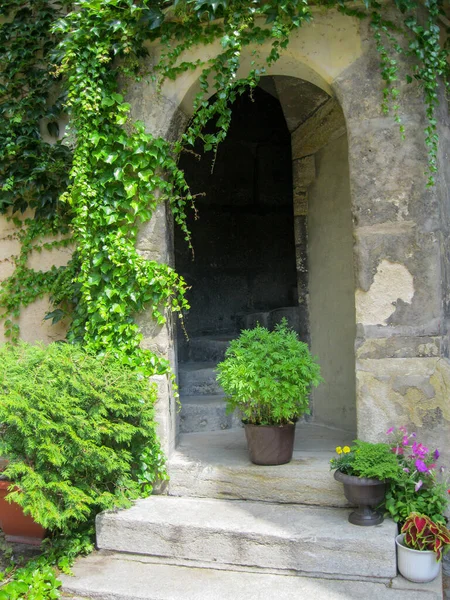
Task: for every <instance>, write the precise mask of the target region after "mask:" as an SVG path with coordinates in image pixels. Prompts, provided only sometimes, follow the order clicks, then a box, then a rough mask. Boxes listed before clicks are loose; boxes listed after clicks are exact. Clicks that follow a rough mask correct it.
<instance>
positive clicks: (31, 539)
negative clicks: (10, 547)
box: [0, 480, 45, 546]
mask: <svg viewBox="0 0 450 600" xmlns="http://www.w3.org/2000/svg"><path fill="white" fill-rule="evenodd" d="M10 485H11V482H10V481H8V480H3V481H0V527H1V528H2V529H3V533H4V534H5V539H6V541H8V542H18V543H20V544H30V545H32V546H39V545H40V543H41V541H42V540H43V539H44V537H45V529H44V528H43V527H41V525H38V524H37V523H36V522H35V521H34V520H33V518H32V517H30V516H28V515H24V514H23V510H22V508H21V507H20V506H19V505H18V504H16V503H15V502H11V503H10V502H7V501H6V500H5V496H7V495H8V493H9V492H8V488H9V486H10Z"/></svg>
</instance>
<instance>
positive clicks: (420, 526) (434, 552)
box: [395, 512, 450, 583]
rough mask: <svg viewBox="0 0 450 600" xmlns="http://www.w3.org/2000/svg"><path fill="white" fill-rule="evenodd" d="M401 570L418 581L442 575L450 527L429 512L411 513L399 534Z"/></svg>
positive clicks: (397, 541) (404, 575)
mask: <svg viewBox="0 0 450 600" xmlns="http://www.w3.org/2000/svg"><path fill="white" fill-rule="evenodd" d="M395 541H396V543H397V559H398V570H399V571H400V573H401V575H403V577H406V579H409V580H410V581H414V582H415V583H426V582H427V581H433V579H436V577H437V576H438V575H439V570H440V567H441V559H442V556H443V555H444V554H445V553H446V552H447V551H448V550H449V549H450V531H449V530H448V529H447V527H445V525H443V524H442V523H436V522H434V521H433V520H432V519H430V517H428V516H427V515H421V514H419V513H415V512H414V513H411V514H410V515H409V517H408V518H407V519H406V521H405V523H404V525H403V527H402V531H401V533H400V535H398V536H397V538H396V540H395Z"/></svg>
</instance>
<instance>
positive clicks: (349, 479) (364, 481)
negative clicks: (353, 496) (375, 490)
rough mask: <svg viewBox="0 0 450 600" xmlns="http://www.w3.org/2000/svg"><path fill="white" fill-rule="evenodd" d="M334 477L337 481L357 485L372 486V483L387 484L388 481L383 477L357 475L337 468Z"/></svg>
mask: <svg viewBox="0 0 450 600" xmlns="http://www.w3.org/2000/svg"><path fill="white" fill-rule="evenodd" d="M334 478H335V479H336V481H340V482H341V483H344V484H345V483H346V484H350V485H357V486H366V487H367V486H370V485H385V484H386V482H385V481H384V480H382V479H370V478H369V477H357V476H356V475H346V474H345V473H342V471H339V469H337V470H336V471H335V472H334Z"/></svg>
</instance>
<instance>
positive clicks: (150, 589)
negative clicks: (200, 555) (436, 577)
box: [60, 552, 442, 600]
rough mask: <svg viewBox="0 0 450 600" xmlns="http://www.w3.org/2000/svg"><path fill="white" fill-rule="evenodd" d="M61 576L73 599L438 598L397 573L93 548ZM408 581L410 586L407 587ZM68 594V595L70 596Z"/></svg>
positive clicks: (433, 589)
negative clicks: (347, 574) (379, 575)
mask: <svg viewBox="0 0 450 600" xmlns="http://www.w3.org/2000/svg"><path fill="white" fill-rule="evenodd" d="M73 572H74V577H70V576H67V575H62V576H61V577H60V579H61V580H62V582H63V595H64V597H71V598H72V599H73V600H87V599H94V598H95V599H96V600H209V599H210V598H214V599H215V600H262V599H270V600H271V599H275V598H276V599H277V600H300V599H303V600H307V599H310V598H314V600H359V599H360V598H367V599H369V600H391V599H392V600H440V599H441V598H442V594H441V593H439V588H438V587H437V586H436V583H438V582H436V583H433V584H421V585H420V587H419V586H417V585H416V586H415V588H414V587H409V586H408V582H405V581H404V580H402V578H401V577H397V578H395V579H393V580H392V582H389V583H388V584H385V583H374V582H361V581H349V580H339V579H322V578H310V577H297V576H295V575H278V574H271V573H255V572H245V571H221V570H218V569H204V568H198V567H186V566H176V565H171V564H161V563H158V562H156V563H155V562H151V561H150V560H149V559H146V558H145V557H142V556H136V555H123V554H122V555H121V554H116V553H107V552H106V553H105V552H95V553H93V554H91V555H90V556H88V557H86V558H82V559H79V560H77V562H76V563H75V566H74V568H73ZM405 584H406V585H405ZM69 595H70V596H69Z"/></svg>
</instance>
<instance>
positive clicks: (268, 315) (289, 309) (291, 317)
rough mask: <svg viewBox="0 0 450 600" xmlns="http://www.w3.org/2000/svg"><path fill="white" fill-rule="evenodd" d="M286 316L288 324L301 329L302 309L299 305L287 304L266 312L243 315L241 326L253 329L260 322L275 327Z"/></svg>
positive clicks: (268, 326) (295, 328)
mask: <svg viewBox="0 0 450 600" xmlns="http://www.w3.org/2000/svg"><path fill="white" fill-rule="evenodd" d="M283 318H286V319H287V321H288V324H289V326H290V327H292V329H294V330H295V331H297V332H298V331H300V329H301V322H300V310H299V307H298V306H285V307H282V308H275V309H274V310H270V311H265V312H254V313H249V314H247V315H243V316H242V317H241V326H242V328H243V329H253V327H256V325H257V324H258V323H259V324H260V325H262V326H263V327H267V328H268V329H273V328H274V327H275V325H276V324H277V323H280V321H281V320H282V319H283Z"/></svg>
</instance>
